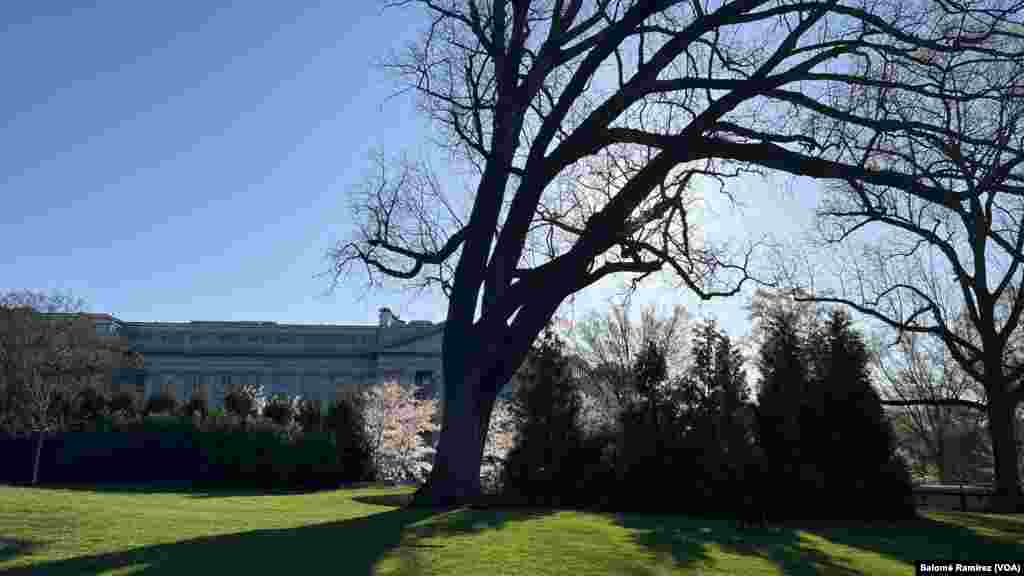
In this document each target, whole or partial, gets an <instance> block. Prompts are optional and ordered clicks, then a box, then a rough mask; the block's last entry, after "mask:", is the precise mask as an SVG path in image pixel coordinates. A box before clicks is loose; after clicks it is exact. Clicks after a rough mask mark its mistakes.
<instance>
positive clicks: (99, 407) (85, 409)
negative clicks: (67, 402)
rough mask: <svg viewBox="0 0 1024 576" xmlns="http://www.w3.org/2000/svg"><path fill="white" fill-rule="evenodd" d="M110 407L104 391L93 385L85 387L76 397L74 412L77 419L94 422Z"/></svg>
mask: <svg viewBox="0 0 1024 576" xmlns="http://www.w3.org/2000/svg"><path fill="white" fill-rule="evenodd" d="M107 408H108V400H107V398H106V396H104V395H103V393H102V392H100V391H99V390H96V389H95V388H93V387H91V386H87V387H85V388H83V389H82V390H81V391H80V392H79V393H78V395H77V396H76V397H75V403H74V414H73V417H74V419H76V420H79V421H83V422H92V421H94V420H96V418H97V417H98V416H100V415H101V414H103V413H104V412H105V411H106V410H107Z"/></svg>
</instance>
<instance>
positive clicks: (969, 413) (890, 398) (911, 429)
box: [872, 333, 986, 482]
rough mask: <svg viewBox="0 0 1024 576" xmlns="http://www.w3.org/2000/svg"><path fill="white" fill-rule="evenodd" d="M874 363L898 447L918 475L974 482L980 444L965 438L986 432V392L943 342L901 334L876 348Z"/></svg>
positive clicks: (975, 436) (971, 437) (947, 480)
mask: <svg viewBox="0 0 1024 576" xmlns="http://www.w3.org/2000/svg"><path fill="white" fill-rule="evenodd" d="M872 363H873V364H874V366H875V368H876V373H877V375H878V376H879V379H878V380H879V382H878V387H879V389H880V392H881V395H882V403H883V405H887V406H888V407H889V408H890V413H891V415H892V421H893V424H894V429H895V432H896V435H897V439H898V440H899V443H900V447H901V448H902V449H903V451H904V452H905V453H906V454H907V456H908V460H909V461H910V463H911V464H912V466H913V467H914V468H915V471H916V473H917V475H918V476H921V477H925V478H932V477H934V479H936V480H938V481H940V482H954V481H958V480H961V479H963V478H965V477H969V478H971V479H974V480H976V479H977V477H978V473H979V472H980V471H979V470H977V469H975V470H970V468H977V466H972V461H973V460H976V458H972V457H973V456H976V455H977V453H979V452H980V448H981V446H980V444H977V443H976V444H975V445H971V444H970V443H969V442H966V441H965V440H971V439H976V438H978V432H979V431H983V430H984V417H985V413H986V407H985V391H984V389H983V388H982V386H981V385H980V384H978V383H977V382H976V381H975V380H974V379H972V378H970V377H969V376H967V375H966V374H964V372H963V370H960V368H959V365H957V363H956V362H955V361H954V360H953V359H952V357H951V356H950V354H949V351H948V350H946V347H945V344H943V343H942V342H941V341H940V340H938V339H935V338H930V337H927V336H924V335H920V334H909V333H908V334H904V335H903V337H902V338H900V340H899V342H898V343H896V346H895V347H886V349H884V350H879V351H876V353H875V354H873V358H872ZM921 401H934V403H930V404H921V403H920V402H921ZM952 401H959V402H963V404H961V405H952ZM943 402H949V404H947V405H942V403H943Z"/></svg>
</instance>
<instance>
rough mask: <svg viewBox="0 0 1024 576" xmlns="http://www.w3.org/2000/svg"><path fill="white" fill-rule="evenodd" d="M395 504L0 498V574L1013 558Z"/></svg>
mask: <svg viewBox="0 0 1024 576" xmlns="http://www.w3.org/2000/svg"><path fill="white" fill-rule="evenodd" d="M410 492H411V488H394V487H376V488H374V487H369V488H362V489H347V490H334V491H326V492H318V493H310V494H271V495H261V494H257V493H245V492H237V493H235V492H226V491H222V492H192V491H187V490H185V491H175V490H173V489H159V490H153V491H148V490H147V489H145V488H144V487H137V488H132V489H112V488H97V489H90V488H83V489H76V488H62V489H35V488H23V487H0V543H11V545H9V546H6V547H5V546H0V574H108V575H112V574H138V575H146V576H150V575H156V574H225V573H246V574H253V575H256V574H281V573H296V574H297V573H320V572H327V573H337V574H346V575H348V574H357V575H362V574H366V575H370V574H394V575H397V574H410V575H428V574H438V575H441V574H453V575H455V574H459V575H461V574H482V575H485V576H489V575H492V574H493V575H498V574H502V575H516V574H522V575H527V574H530V575H533V574H537V575H549V574H550V575H554V574H574V575H575V574H584V575H585V574H595V575H596V574H645V575H646V574H657V575H660V574H666V575H667V574H678V575H684V574H685V575H690V574H754V575H757V574H763V575H777V574H787V575H788V574H796V575H801V574H807V575H810V574H842V575H854V574H872V575H873V574H912V573H913V562H914V561H915V560H928V559H964V560H970V559H1019V558H1022V557H1024V544H1022V543H1024V515H1012V516H1003V515H990V514H978V513H957V512H930V513H927V514H925V515H923V516H922V518H921V519H920V520H919V521H916V522H913V523H903V524H879V525H876V526H863V525H855V524H843V523H833V524H831V525H826V526H811V525H806V524H805V525H800V524H796V525H783V526H774V527H772V528H770V529H764V528H753V529H748V530H743V531H740V530H737V529H736V525H735V523H734V522H732V521H729V520H708V519H702V518H695V517H688V516H682V515H673V514H661V515H658V514H598V513H589V512H577V511H568V510H550V509H543V508H534V509H486V510H470V509H456V510H448V511H444V510H422V509H405V508H401V507H400V506H399V504H401V503H402V502H403V501H404V499H405V497H406V496H407V495H408V494H409V493H410Z"/></svg>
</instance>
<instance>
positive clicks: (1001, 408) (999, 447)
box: [988, 384, 1021, 513]
mask: <svg viewBox="0 0 1024 576" xmlns="http://www.w3.org/2000/svg"><path fill="white" fill-rule="evenodd" d="M997 386H998V384H997ZM996 389H998V388H996V387H995V386H993V387H991V388H989V390H990V392H989V402H988V429H989V435H990V437H991V438H992V457H993V464H994V471H995V481H996V491H995V494H993V495H992V509H993V511H995V512H1002V513H1009V512H1016V511H1017V509H1018V506H1019V504H1020V500H1021V498H1020V486H1019V482H1020V471H1019V470H1018V469H1017V435H1016V433H1015V430H1014V413H1015V412H1016V409H1017V407H1016V406H1015V405H1013V403H1012V401H1011V400H1010V399H1009V398H1000V397H993V396H1003V395H1004V394H1002V393H998V394H993V392H995V390H996Z"/></svg>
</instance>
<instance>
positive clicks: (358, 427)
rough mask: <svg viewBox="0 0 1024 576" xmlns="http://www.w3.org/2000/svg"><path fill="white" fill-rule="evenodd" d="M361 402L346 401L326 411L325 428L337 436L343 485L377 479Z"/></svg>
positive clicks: (345, 399) (336, 442) (339, 402)
mask: <svg viewBox="0 0 1024 576" xmlns="http://www.w3.org/2000/svg"><path fill="white" fill-rule="evenodd" d="M360 404H361V403H360V402H359V401H358V400H356V399H353V398H343V399H341V400H339V401H337V402H336V403H334V404H333V405H332V406H331V407H330V409H329V410H328V411H327V417H326V418H325V424H326V426H327V428H328V430H329V431H330V433H331V434H333V435H334V444H335V449H336V450H337V454H338V460H337V461H338V465H339V466H340V468H341V470H340V478H339V480H340V481H342V482H369V481H373V480H375V479H376V471H375V470H374V467H373V451H372V450H371V448H370V439H369V438H368V435H367V432H366V424H365V421H364V420H363V415H362V412H361V410H360V408H361V406H360Z"/></svg>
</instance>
